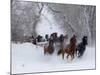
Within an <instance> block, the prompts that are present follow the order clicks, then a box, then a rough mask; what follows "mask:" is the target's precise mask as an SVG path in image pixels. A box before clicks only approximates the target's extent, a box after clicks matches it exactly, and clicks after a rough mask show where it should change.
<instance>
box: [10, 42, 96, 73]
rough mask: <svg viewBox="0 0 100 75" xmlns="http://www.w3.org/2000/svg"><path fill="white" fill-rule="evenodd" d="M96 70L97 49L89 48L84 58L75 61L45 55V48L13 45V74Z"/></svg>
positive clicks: (28, 44) (30, 45) (25, 44)
mask: <svg viewBox="0 0 100 75" xmlns="http://www.w3.org/2000/svg"><path fill="white" fill-rule="evenodd" d="M93 68H95V47H87V48H86V51H85V53H84V55H83V57H82V58H80V59H79V58H75V59H74V60H73V61H70V62H69V61H68V60H67V59H66V58H65V59H64V60H63V59H62V58H61V56H57V53H56V51H55V52H54V53H53V55H44V53H43V47H40V46H36V45H33V44H31V43H23V44H20V43H19V44H14V43H12V73H13V74H15V73H30V72H47V71H63V70H80V69H93Z"/></svg>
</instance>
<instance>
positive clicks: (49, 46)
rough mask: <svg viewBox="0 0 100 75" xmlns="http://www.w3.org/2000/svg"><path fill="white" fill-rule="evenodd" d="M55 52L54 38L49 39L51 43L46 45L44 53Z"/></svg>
mask: <svg viewBox="0 0 100 75" xmlns="http://www.w3.org/2000/svg"><path fill="white" fill-rule="evenodd" d="M53 52H54V46H53V40H52V39H49V45H48V46H47V47H46V46H44V54H46V53H48V54H52V53H53Z"/></svg>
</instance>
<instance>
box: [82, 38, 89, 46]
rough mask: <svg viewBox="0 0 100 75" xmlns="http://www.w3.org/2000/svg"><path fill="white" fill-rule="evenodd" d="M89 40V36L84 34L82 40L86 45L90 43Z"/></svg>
mask: <svg viewBox="0 0 100 75" xmlns="http://www.w3.org/2000/svg"><path fill="white" fill-rule="evenodd" d="M87 40H88V38H87V36H83V38H82V41H83V44H84V45H87V44H88V42H87Z"/></svg>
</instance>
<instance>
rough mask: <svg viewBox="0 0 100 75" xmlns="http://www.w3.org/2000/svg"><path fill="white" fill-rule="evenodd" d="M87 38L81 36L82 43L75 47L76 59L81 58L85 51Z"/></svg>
mask: <svg viewBox="0 0 100 75" xmlns="http://www.w3.org/2000/svg"><path fill="white" fill-rule="evenodd" d="M87 44H88V43H87V36H83V38H82V42H80V43H79V44H78V45H77V48H76V51H77V55H78V58H80V57H82V56H83V54H84V52H85V50H86V45H87Z"/></svg>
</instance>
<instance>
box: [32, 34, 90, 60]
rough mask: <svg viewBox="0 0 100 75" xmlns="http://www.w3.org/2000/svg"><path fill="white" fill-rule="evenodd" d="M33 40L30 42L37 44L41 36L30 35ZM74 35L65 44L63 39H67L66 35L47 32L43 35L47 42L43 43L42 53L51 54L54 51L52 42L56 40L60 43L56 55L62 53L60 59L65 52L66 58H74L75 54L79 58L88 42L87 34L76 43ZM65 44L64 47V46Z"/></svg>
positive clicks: (40, 40)
mask: <svg viewBox="0 0 100 75" xmlns="http://www.w3.org/2000/svg"><path fill="white" fill-rule="evenodd" d="M32 38H33V40H32V43H33V44H35V45H37V42H42V41H43V40H42V36H41V35H38V36H37V37H36V38H34V37H33V36H32ZM76 38H77V37H76V35H75V34H74V35H73V36H72V37H71V38H70V39H69V43H68V44H67V45H65V42H66V41H65V40H66V39H68V36H67V35H63V34H61V35H60V36H59V37H58V36H57V33H52V34H51V35H50V36H48V35H47V34H46V35H45V41H47V42H48V44H46V45H44V49H43V50H44V55H45V54H50V55H51V54H53V53H54V51H55V48H54V44H55V43H56V42H59V43H60V49H59V50H57V55H62V59H64V56H65V54H66V58H67V59H68V58H69V56H70V57H71V60H73V59H74V58H75V55H76V56H77V57H78V58H80V57H82V56H83V54H84V52H85V50H86V45H87V44H88V42H87V41H88V39H87V36H83V37H82V40H81V42H80V43H78V44H77V39H76ZM64 45H65V47H64Z"/></svg>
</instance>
